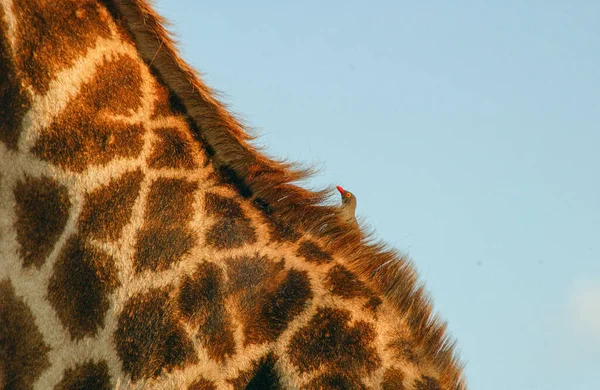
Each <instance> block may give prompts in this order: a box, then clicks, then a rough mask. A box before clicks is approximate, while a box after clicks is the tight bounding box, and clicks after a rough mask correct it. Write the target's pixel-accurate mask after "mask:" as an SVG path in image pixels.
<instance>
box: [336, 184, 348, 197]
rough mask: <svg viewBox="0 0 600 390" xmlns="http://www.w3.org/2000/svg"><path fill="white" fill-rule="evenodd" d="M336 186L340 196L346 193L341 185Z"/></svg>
mask: <svg viewBox="0 0 600 390" xmlns="http://www.w3.org/2000/svg"><path fill="white" fill-rule="evenodd" d="M336 188H337V190H338V191H339V192H340V194H342V196H344V194H345V193H346V190H344V189H343V188H342V187H340V186H337V187H336Z"/></svg>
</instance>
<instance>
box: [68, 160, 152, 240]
mask: <svg viewBox="0 0 600 390" xmlns="http://www.w3.org/2000/svg"><path fill="white" fill-rule="evenodd" d="M143 177H144V176H143V174H142V172H141V171H140V170H139V169H138V170H136V171H134V172H127V173H125V174H123V175H122V176H121V177H119V178H117V179H113V180H111V181H110V182H109V183H108V184H107V185H105V186H102V187H100V188H98V189H96V190H94V191H93V192H91V193H88V194H86V196H85V202H84V205H83V209H82V211H81V215H80V216H79V231H80V232H82V234H90V235H91V236H92V237H94V238H96V239H99V240H109V241H115V240H117V239H118V238H119V237H120V236H121V230H122V229H123V227H124V226H125V224H126V223H127V222H128V221H129V218H130V217H131V212H132V207H133V204H134V202H135V200H136V199H137V197H138V194H139V191H140V185H141V182H142V179H143Z"/></svg>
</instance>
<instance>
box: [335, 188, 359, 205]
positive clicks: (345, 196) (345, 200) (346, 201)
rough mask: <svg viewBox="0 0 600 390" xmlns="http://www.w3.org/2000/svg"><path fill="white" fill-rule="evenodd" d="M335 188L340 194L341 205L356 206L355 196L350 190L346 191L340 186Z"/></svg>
mask: <svg viewBox="0 0 600 390" xmlns="http://www.w3.org/2000/svg"><path fill="white" fill-rule="evenodd" d="M336 188H337V190H338V191H339V192H340V194H341V195H342V207H350V208H352V209H355V208H356V197H355V196H354V194H353V193H351V192H350V191H346V190H345V189H343V188H342V187H340V186H337V187H336Z"/></svg>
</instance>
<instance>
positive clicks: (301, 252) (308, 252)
mask: <svg viewBox="0 0 600 390" xmlns="http://www.w3.org/2000/svg"><path fill="white" fill-rule="evenodd" d="M297 255H298V256H300V257H304V258H305V259H306V261H308V262H310V263H316V264H323V263H329V262H331V261H332V260H333V259H332V258H331V255H330V254H329V253H327V252H325V251H323V250H322V249H321V248H320V247H319V245H317V244H316V243H314V242H312V241H302V242H301V243H300V245H298V252H297Z"/></svg>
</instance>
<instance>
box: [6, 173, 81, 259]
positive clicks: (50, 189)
mask: <svg viewBox="0 0 600 390" xmlns="http://www.w3.org/2000/svg"><path fill="white" fill-rule="evenodd" d="M14 196H15V202H16V206H17V207H16V210H15V212H16V216H17V218H16V222H15V229H16V232H17V241H18V242H19V255H20V256H21V258H22V259H23V266H24V267H31V266H32V265H33V266H35V267H38V268H39V267H41V266H42V265H43V264H44V262H45V261H46V258H47V257H48V255H49V254H50V252H51V251H52V249H53V248H54V245H55V244H56V241H57V240H58V239H59V237H60V235H61V233H62V232H63V230H64V228H65V225H66V224H67V219H68V217H69V216H68V213H69V208H70V207H71V201H70V200H69V194H68V192H67V189H66V188H65V187H64V186H61V185H60V184H58V183H57V182H56V181H54V180H52V179H50V178H47V177H42V178H40V179H34V178H31V177H26V178H25V179H24V180H23V181H21V182H19V183H17V185H16V187H15V189H14Z"/></svg>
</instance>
